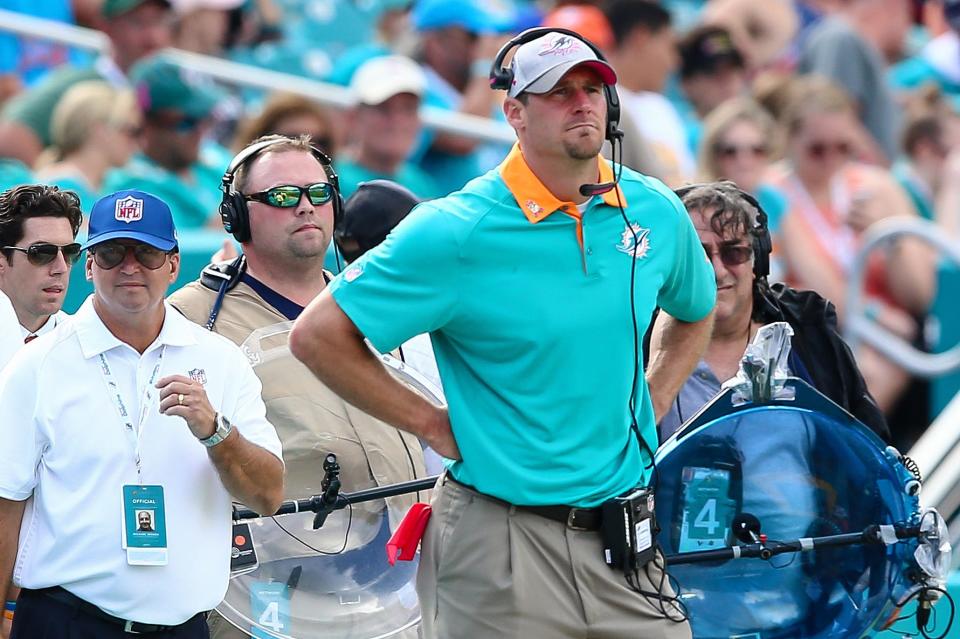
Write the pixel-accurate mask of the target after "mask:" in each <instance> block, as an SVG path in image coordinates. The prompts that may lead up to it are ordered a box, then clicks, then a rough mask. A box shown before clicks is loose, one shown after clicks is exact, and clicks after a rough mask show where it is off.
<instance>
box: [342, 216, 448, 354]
mask: <svg viewBox="0 0 960 639" xmlns="http://www.w3.org/2000/svg"><path fill="white" fill-rule="evenodd" d="M451 217H452V216H451V215H450V214H448V213H446V212H444V211H443V210H442V209H440V208H439V207H438V206H436V205H435V204H434V203H427V204H421V205H420V206H418V207H417V208H416V209H414V211H413V212H412V213H411V214H410V215H409V216H407V217H406V218H405V219H404V220H403V221H402V222H401V223H400V224H399V225H397V227H396V228H395V229H394V230H393V231H392V232H391V233H390V235H388V236H387V239H386V240H385V241H384V242H383V243H382V244H380V245H379V246H378V247H376V248H374V249H372V250H371V251H369V252H368V253H366V254H365V255H364V256H363V257H361V258H360V259H359V260H357V261H356V262H353V263H352V264H350V265H349V266H347V267H346V268H345V269H344V271H343V273H341V274H340V275H339V276H338V277H337V278H336V279H335V280H334V281H333V282H331V284H330V289H331V293H332V294H333V298H334V300H336V302H337V304H338V305H339V306H340V308H341V309H342V310H343V312H344V313H346V315H347V316H348V317H349V318H350V319H351V320H352V321H353V323H354V324H355V325H356V326H357V328H358V329H359V330H360V332H361V333H363V335H364V336H365V337H366V338H367V339H369V340H370V342H371V343H372V344H373V346H374V347H375V348H376V349H377V350H379V351H380V352H382V353H386V352H389V351H392V350H393V349H395V348H397V347H398V346H400V345H401V344H402V343H403V342H405V341H407V340H408V339H410V338H411V337H413V336H414V335H419V334H420V333H427V332H430V331H434V330H437V329H439V328H440V327H442V326H444V325H445V324H446V323H447V322H449V321H450V320H451V318H452V316H453V313H454V309H455V308H456V301H457V285H456V283H457V277H458V273H459V270H460V263H459V256H460V251H459V244H458V242H457V241H456V238H455V235H454V232H453V230H452V224H453V221H452V220H451V219H450V218H451Z"/></svg>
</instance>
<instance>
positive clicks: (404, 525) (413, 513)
mask: <svg viewBox="0 0 960 639" xmlns="http://www.w3.org/2000/svg"><path fill="white" fill-rule="evenodd" d="M432 513H433V510H432V509H431V508H430V505H429V504H421V503H417V504H414V505H413V506H411V507H410V510H408V511H407V514H406V515H404V517H403V521H401V522H400V525H399V526H397V530H396V532H394V533H393V535H392V536H391V537H390V541H388V542H387V561H389V562H390V565H391V566H393V565H394V564H396V563H397V560H398V559H399V560H400V561H410V560H412V559H413V557H414V555H416V554H417V546H419V545H420V539H421V538H422V537H423V531H424V530H426V528H427V522H428V521H430V515H431V514H432Z"/></svg>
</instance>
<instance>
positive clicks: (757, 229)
mask: <svg viewBox="0 0 960 639" xmlns="http://www.w3.org/2000/svg"><path fill="white" fill-rule="evenodd" d="M700 187H711V188H720V189H721V190H727V191H733V192H734V193H735V194H736V195H738V196H739V197H741V198H742V199H743V200H744V201H746V203H747V204H749V205H750V206H752V207H753V208H755V209H756V210H757V221H756V223H755V224H754V225H753V227H752V228H751V229H750V235H752V236H753V242H752V248H753V277H754V279H755V280H765V279H766V277H767V276H768V275H770V253H772V252H773V240H771V239H770V228H769V226H768V224H767V212H766V211H764V210H763V207H762V206H760V202H759V201H758V200H757V198H755V197H754V196H753V195H751V194H749V193H747V192H746V191H744V190H743V189H741V188H739V187H738V186H736V185H735V184H734V183H733V182H729V181H726V182H720V183H710V184H708V183H700V184H688V185H687V186H682V187H680V188H679V189H676V190H675V191H674V193H676V195H677V197H678V198H680V200H681V201H682V200H683V198H684V197H686V196H687V195H688V194H689V193H690V192H691V191H693V190H694V189H698V188H700Z"/></svg>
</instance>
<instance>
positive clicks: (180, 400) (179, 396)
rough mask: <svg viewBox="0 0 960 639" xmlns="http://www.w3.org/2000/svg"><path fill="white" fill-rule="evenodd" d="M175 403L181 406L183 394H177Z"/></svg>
mask: <svg viewBox="0 0 960 639" xmlns="http://www.w3.org/2000/svg"><path fill="white" fill-rule="evenodd" d="M177 403H178V404H180V405H181V406H183V393H178V394H177Z"/></svg>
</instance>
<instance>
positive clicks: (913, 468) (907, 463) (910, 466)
mask: <svg viewBox="0 0 960 639" xmlns="http://www.w3.org/2000/svg"><path fill="white" fill-rule="evenodd" d="M900 463H902V464H903V466H904V467H905V468H906V469H907V470H908V471H909V472H910V474H911V475H913V476H914V478H915V479H916V480H917V481H919V482H922V481H923V477H922V476H921V475H920V466H919V465H918V464H917V462H915V461H913V460H912V459H910V458H909V457H907V456H906V455H901V456H900Z"/></svg>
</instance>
